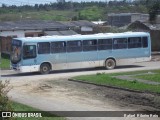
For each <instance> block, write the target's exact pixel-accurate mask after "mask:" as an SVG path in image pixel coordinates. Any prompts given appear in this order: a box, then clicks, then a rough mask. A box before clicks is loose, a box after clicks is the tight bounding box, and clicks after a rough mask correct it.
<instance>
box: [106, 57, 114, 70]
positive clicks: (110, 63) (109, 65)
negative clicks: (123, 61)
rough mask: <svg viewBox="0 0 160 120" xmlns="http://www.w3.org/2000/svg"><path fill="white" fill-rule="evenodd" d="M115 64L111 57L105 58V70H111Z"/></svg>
mask: <svg viewBox="0 0 160 120" xmlns="http://www.w3.org/2000/svg"><path fill="white" fill-rule="evenodd" d="M115 66H116V62H115V60H113V59H107V60H106V62H105V68H106V69H107V70H111V69H114V68H115Z"/></svg>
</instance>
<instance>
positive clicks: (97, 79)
mask: <svg viewBox="0 0 160 120" xmlns="http://www.w3.org/2000/svg"><path fill="white" fill-rule="evenodd" d="M126 74H127V75H128V73H121V75H126ZM131 74H132V75H133V74H134V73H131ZM113 76H114V74H96V75H84V76H77V77H74V78H73V79H75V80H78V81H85V82H89V83H94V84H98V85H107V86H115V87H120V88H128V89H133V90H139V91H149V92H155V93H160V85H151V84H145V83H142V82H139V81H137V80H134V78H133V81H127V80H121V79H117V78H115V77H113Z"/></svg>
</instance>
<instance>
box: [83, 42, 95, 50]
mask: <svg viewBox="0 0 160 120" xmlns="http://www.w3.org/2000/svg"><path fill="white" fill-rule="evenodd" d="M96 50H97V40H84V41H83V51H96Z"/></svg>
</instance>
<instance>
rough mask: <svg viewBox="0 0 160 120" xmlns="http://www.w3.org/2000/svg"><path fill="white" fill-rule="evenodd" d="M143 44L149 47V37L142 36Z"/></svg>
mask: <svg viewBox="0 0 160 120" xmlns="http://www.w3.org/2000/svg"><path fill="white" fill-rule="evenodd" d="M142 44H143V47H144V48H146V47H148V38H147V37H142Z"/></svg>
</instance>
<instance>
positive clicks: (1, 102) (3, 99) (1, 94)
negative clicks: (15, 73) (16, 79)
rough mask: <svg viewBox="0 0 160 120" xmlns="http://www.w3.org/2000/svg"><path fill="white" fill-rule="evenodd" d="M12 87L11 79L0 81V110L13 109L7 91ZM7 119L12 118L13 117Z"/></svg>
mask: <svg viewBox="0 0 160 120" xmlns="http://www.w3.org/2000/svg"><path fill="white" fill-rule="evenodd" d="M10 89H11V87H9V81H5V83H2V81H0V111H12V110H13V108H12V106H11V102H10V100H9V98H8V96H7V93H8V92H9V91H10ZM6 119H7V120H11V118H6Z"/></svg>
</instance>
